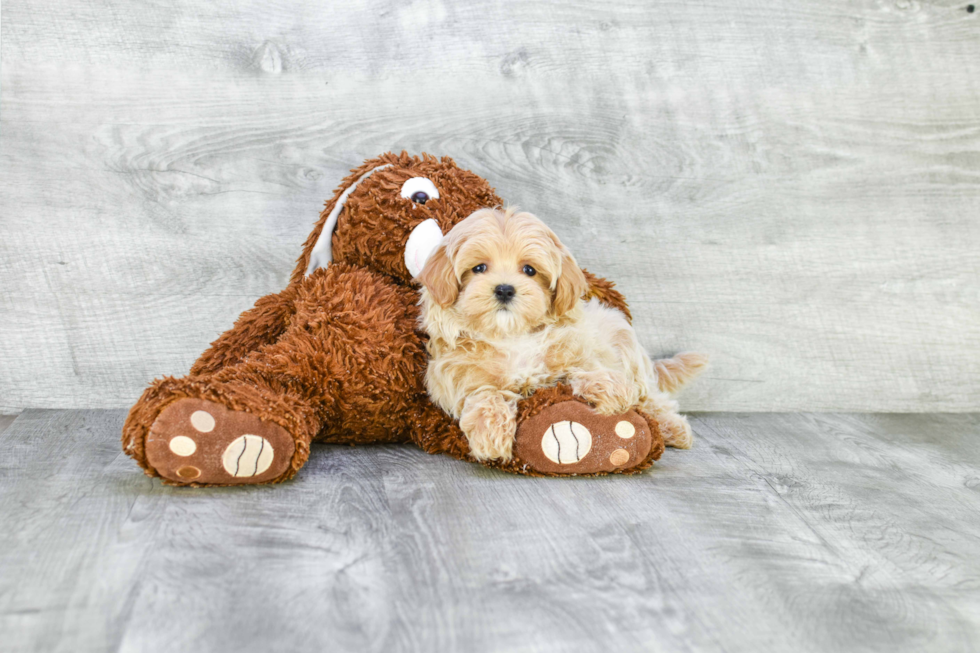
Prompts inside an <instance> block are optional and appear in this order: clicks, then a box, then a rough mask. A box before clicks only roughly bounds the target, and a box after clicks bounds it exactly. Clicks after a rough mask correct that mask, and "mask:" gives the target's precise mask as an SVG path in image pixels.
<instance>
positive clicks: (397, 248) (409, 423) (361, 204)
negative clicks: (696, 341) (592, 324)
mask: <svg viewBox="0 0 980 653" xmlns="http://www.w3.org/2000/svg"><path fill="white" fill-rule="evenodd" d="M380 166H388V167H386V168H384V169H382V170H376V169H377V168H379V167H380ZM372 170H375V172H374V173H373V174H371V175H370V176H368V177H366V178H365V179H363V180H362V181H361V183H360V184H359V185H358V186H357V187H356V188H355V189H354V191H353V192H352V193H351V194H350V196H349V198H348V199H347V201H346V204H345V205H344V206H343V209H342V210H341V212H340V214H339V219H338V222H337V225H336V230H335V231H334V233H333V235H332V247H333V262H332V263H331V264H330V265H329V266H327V267H325V268H319V269H316V270H315V271H314V272H313V273H312V274H307V269H308V267H309V263H310V257H311V252H312V250H313V248H314V245H315V244H316V242H317V240H318V238H319V237H320V234H321V231H322V229H323V228H324V225H325V222H326V220H327V216H328V215H329V214H330V213H331V211H333V209H334V207H335V206H336V204H337V202H338V201H339V200H340V198H341V195H342V193H343V191H344V190H345V189H348V188H349V187H350V186H351V185H352V184H354V182H356V181H357V180H359V179H361V178H362V176H363V175H364V174H365V173H367V172H369V171H372ZM413 177H426V178H428V179H429V180H431V181H432V183H433V184H434V185H435V186H436V187H437V188H438V189H439V194H440V197H439V198H438V199H430V200H429V201H427V202H425V203H424V204H420V203H416V202H413V201H411V200H409V199H406V198H404V197H402V196H401V194H400V192H399V191H400V189H401V187H402V184H403V183H404V182H405V181H406V180H408V179H410V178H413ZM500 204H501V200H500V198H499V197H498V196H497V195H496V193H495V192H494V190H493V188H491V187H490V185H489V184H488V183H487V182H486V181H485V180H484V179H482V178H480V177H479V176H477V175H475V174H473V173H472V172H469V171H466V170H462V169H460V168H458V167H457V166H456V164H455V163H454V162H453V161H452V160H451V159H449V158H442V159H436V158H435V157H431V156H428V155H424V154H423V155H422V156H420V157H411V156H408V155H407V154H406V153H404V152H403V153H402V154H400V155H395V154H385V155H382V156H380V157H378V158H376V159H371V160H369V161H366V162H365V163H364V164H363V165H361V166H360V167H359V168H357V169H355V170H353V171H352V172H351V174H350V176H348V177H347V178H346V179H345V180H344V181H343V183H342V184H341V186H340V188H338V190H337V192H336V193H335V195H334V197H333V198H332V199H331V200H330V201H329V202H327V204H326V206H325V208H324V210H323V212H322V213H321V215H320V219H319V220H318V221H317V223H316V225H315V227H314V229H313V232H312V233H311V234H310V235H309V237H308V238H307V239H306V242H305V243H304V247H303V253H302V255H301V256H300V258H299V260H298V262H297V266H296V269H295V270H294V271H293V273H292V276H291V279H290V282H289V285H288V286H287V287H286V288H285V289H284V290H282V291H281V292H279V293H276V294H274V295H269V296H266V297H263V298H261V299H259V300H258V301H257V302H256V303H255V306H254V307H253V308H252V309H250V310H248V311H245V312H244V313H243V314H242V315H241V316H240V317H239V319H238V320H237V321H236V322H235V325H234V326H233V327H232V328H231V329H230V330H229V331H227V332H226V333H224V334H222V335H221V336H220V337H219V338H218V339H217V340H215V341H214V343H212V345H211V347H210V348H208V350H207V351H205V352H204V353H203V354H202V355H201V357H200V358H199V359H198V361H197V362H196V363H194V365H193V367H192V368H191V371H190V374H189V375H188V376H186V377H184V378H174V377H165V378H162V379H159V380H157V381H154V382H153V383H152V384H151V385H150V387H149V388H148V389H147V390H146V391H145V392H144V393H143V396H142V397H141V398H140V399H139V401H138V402H137V403H136V404H135V405H134V406H133V408H132V409H131V410H130V413H129V416H128V418H127V420H126V423H125V425H124V427H123V434H122V435H123V437H122V444H123V450H124V451H125V452H126V453H127V454H129V455H130V456H132V457H133V458H134V459H135V460H136V461H137V463H139V465H140V466H141V467H142V468H143V469H144V470H145V472H146V473H147V474H148V475H150V476H160V477H162V478H163V479H164V481H165V482H167V483H172V484H177V485H231V484H240V483H266V482H280V481H284V480H286V479H289V478H291V477H292V476H294V475H295V474H296V472H297V471H298V470H299V469H300V468H301V467H302V466H303V464H304V463H305V462H306V459H307V457H308V456H309V445H310V443H311V442H312V441H314V440H315V441H319V442H333V443H348V444H364V443H373V442H413V443H415V444H416V445H417V446H419V447H421V448H422V449H424V450H425V451H427V452H429V453H440V454H447V455H449V456H452V457H454V458H458V459H469V451H468V446H467V443H466V439H465V437H463V435H462V433H461V432H460V430H459V428H458V427H457V426H456V425H455V424H454V423H453V422H452V421H451V420H450V419H449V418H448V417H447V416H446V415H445V414H444V413H443V412H442V411H441V410H439V409H437V408H436V407H435V406H433V405H432V403H431V402H430V401H429V399H428V397H427V395H426V393H425V388H424V384H423V376H424V372H425V366H426V354H425V334H424V333H422V332H421V331H419V327H418V314H419V309H418V305H417V304H418V299H419V294H418V287H417V285H415V284H414V283H413V281H412V275H411V273H410V272H409V270H408V268H407V266H406V264H405V261H404V252H405V245H406V242H407V240H408V238H409V235H410V234H411V233H412V230H413V228H415V227H416V226H417V225H418V224H419V223H421V222H422V221H424V220H426V219H430V218H431V219H433V220H435V221H436V222H437V223H438V225H439V227H440V228H441V230H442V231H443V233H446V232H448V231H449V229H450V228H451V227H452V226H453V225H454V224H456V223H457V222H459V221H460V220H462V219H463V218H465V217H466V216H467V215H469V214H470V213H472V212H473V211H475V210H476V209H479V208H482V207H488V206H497V205H500ZM587 276H588V279H589V282H590V290H589V294H590V296H595V297H598V298H599V299H600V300H601V301H603V302H605V303H607V304H609V305H610V306H614V307H616V308H619V309H620V310H622V311H623V312H624V313H626V315H627V316H628V315H629V312H628V308H627V306H626V302H625V300H624V299H623V297H622V295H621V294H620V293H618V292H617V291H616V290H615V289H614V288H613V285H612V284H611V283H610V282H608V281H605V280H604V279H600V278H598V277H595V276H593V275H587ZM561 402H578V403H581V402H580V401H579V400H578V399H576V398H575V397H573V396H571V394H570V391H568V389H567V388H551V389H547V390H542V391H539V392H537V393H535V394H534V395H533V396H531V397H529V398H528V399H527V400H526V401H524V402H523V404H522V408H521V410H522V421H523V420H524V419H526V418H527V417H529V416H530V415H531V414H532V413H534V414H537V413H538V412H540V411H541V410H544V409H546V408H548V407H551V406H556V405H557V404H559V403H561ZM568 405H569V406H571V404H568ZM560 413H561V410H558V412H555V415H556V416H557V417H556V419H558V417H560ZM631 413H632V411H631ZM637 414H638V413H637ZM188 415H191V418H188V417H187V416H188ZM201 415H203V416H204V417H200V416H201ZM199 417H200V418H199ZM202 419H203V421H201V420H202ZM610 419H611V421H609V420H610ZM631 419H634V421H636V419H637V418H636V417H635V416H634V417H633V418H631ZM642 419H643V420H645V421H646V422H647V423H648V425H649V436H646V435H645V436H644V437H648V438H649V443H648V444H645V445H644V447H645V448H643V450H642V451H638V452H637V453H635V454H632V457H631V459H630V460H629V461H628V462H624V463H622V464H621V465H619V467H617V468H616V469H613V470H600V469H598V468H597V469H596V471H595V473H608V471H614V472H618V473H632V472H636V471H640V470H642V469H645V468H647V467H649V466H650V464H651V463H652V461H653V460H655V459H656V458H658V457H659V456H660V453H661V451H662V450H663V440H662V438H661V437H660V431H659V429H658V427H657V424H656V422H655V420H653V419H651V418H649V417H648V416H643V417H642ZM607 421H608V424H607V423H606V422H603V423H602V424H601V425H600V426H599V427H598V431H603V432H605V431H609V433H612V430H613V429H614V428H615V425H616V423H617V421H616V419H613V418H607ZM620 421H622V420H621V419H620ZM637 423H639V422H637ZM641 430H642V429H641ZM598 431H597V432H596V433H595V434H594V435H593V440H594V441H595V442H597V443H599V444H597V445H594V446H593V449H594V450H595V451H596V452H605V451H606V450H607V449H609V447H608V446H606V445H603V444H602V442H603V440H602V438H607V439H609V438H613V437H615V436H614V435H610V434H605V433H600V432H598ZM518 437H519V438H520V437H525V439H538V440H540V438H542V437H544V435H543V432H541V433H538V432H535V433H531V434H525V435H523V436H522V435H521V433H520V432H519V435H518ZM528 441H530V440H528ZM609 441H610V442H612V440H609ZM644 442H646V441H644ZM610 446H611V445H610ZM603 447H605V448H603ZM539 448H540V447H539ZM284 452H286V453H284ZM595 455H599V454H598V453H596V454H595ZM602 455H606V454H605V453H603V454H602ZM620 455H621V454H620ZM546 462H547V461H546ZM588 462H589V461H583V462H581V463H579V466H580V467H581V465H586V464H587V463H588ZM603 464H604V465H605V467H609V463H608V461H606V462H605V463H603ZM489 466H491V467H498V468H501V469H504V470H505V471H509V472H515V473H524V474H539V475H563V474H562V472H561V471H558V472H555V471H542V470H538V469H536V468H535V466H534V465H533V464H529V462H528V460H527V459H522V458H521V457H520V456H519V455H518V456H516V457H515V459H514V460H513V461H511V462H510V463H508V464H506V465H503V464H496V463H489ZM575 473H591V472H589V471H584V472H583V471H578V472H575Z"/></svg>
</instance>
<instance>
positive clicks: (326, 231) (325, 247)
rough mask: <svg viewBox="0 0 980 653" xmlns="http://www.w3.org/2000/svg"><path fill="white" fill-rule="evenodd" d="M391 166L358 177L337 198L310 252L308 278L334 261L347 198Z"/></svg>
mask: <svg viewBox="0 0 980 653" xmlns="http://www.w3.org/2000/svg"><path fill="white" fill-rule="evenodd" d="M391 166H392V164H390V163H387V164H385V165H383V166H378V167H377V168H371V169H370V170H368V171H367V172H365V173H364V174H363V175H361V176H360V177H358V178H357V181H355V182H354V183H353V184H351V185H350V186H348V187H347V188H345V189H344V192H343V193H341V194H340V197H338V198H337V203H336V204H334V207H333V210H332V211H330V215H328V216H327V219H326V221H325V222H324V223H323V229H321V230H320V235H319V236H318V237H317V239H316V245H314V246H313V249H312V250H310V264H309V266H307V268H306V276H310V275H311V274H313V271H314V270H316V269H317V268H325V267H327V266H328V265H330V263H331V261H333V232H334V230H335V229H336V228H337V218H338V217H340V212H341V211H343V210H344V205H345V204H347V198H348V197H350V194H351V193H353V192H354V189H355V188H357V186H358V185H359V184H360V183H361V182H362V181H364V180H365V179H367V178H368V177H370V176H371V175H373V174H374V173H376V172H377V171H378V170H384V169H385V168H390V167H391Z"/></svg>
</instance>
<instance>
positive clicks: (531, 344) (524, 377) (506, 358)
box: [495, 329, 551, 393]
mask: <svg viewBox="0 0 980 653" xmlns="http://www.w3.org/2000/svg"><path fill="white" fill-rule="evenodd" d="M549 331H550V329H545V330H543V331H540V332H538V333H529V334H524V335H518V336H513V337H510V338H507V339H504V340H500V341H498V342H497V343H495V349H496V358H497V360H498V361H499V363H498V364H499V365H500V369H501V371H502V372H503V376H504V378H505V379H506V380H507V382H508V385H509V386H510V387H509V388H507V389H508V390H511V391H513V392H519V393H526V392H530V391H532V390H534V388H536V387H540V386H542V385H545V384H547V383H548V381H549V380H550V379H549V376H550V371H549V369H548V365H547V362H546V360H545V359H546V356H545V353H546V352H547V350H548V342H549V339H550V335H551V334H550V333H549Z"/></svg>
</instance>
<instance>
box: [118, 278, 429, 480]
mask: <svg viewBox="0 0 980 653" xmlns="http://www.w3.org/2000/svg"><path fill="white" fill-rule="evenodd" d="M293 306H294V311H293V314H292V315H291V317H290V319H289V324H288V327H287V328H286V329H285V331H284V332H283V333H282V335H281V336H280V337H279V338H278V339H277V340H276V342H274V343H272V344H267V345H265V346H262V347H259V348H257V349H255V350H254V351H251V352H250V353H248V354H246V355H245V356H244V357H243V358H242V360H241V361H240V362H239V363H237V364H235V365H231V366H226V367H223V368H222V369H220V370H219V371H217V372H215V373H213V374H202V375H197V376H194V375H192V376H191V377H188V378H186V379H163V380H160V381H157V382H156V383H154V384H153V385H152V386H151V387H150V389H149V390H147V392H146V393H145V394H144V397H143V398H142V399H141V400H140V401H139V402H138V403H137V405H136V406H134V408H133V410H132V411H131V413H130V417H129V419H128V420H127V423H126V427H125V428H124V439H123V445H124V448H125V450H126V451H127V452H128V453H130V454H131V455H133V457H134V458H136V459H137V461H139V462H140V464H141V465H142V466H143V467H144V468H145V469H146V470H147V472H148V473H150V474H152V475H157V476H161V477H163V478H165V479H167V480H168V481H170V482H172V483H178V484H191V483H193V484H200V485H231V484H241V483H266V482H277V481H281V480H285V479H287V478H290V477H291V476H292V475H293V474H295V472H296V470H298V469H299V468H300V467H301V466H302V464H303V463H304V462H305V460H306V457H307V455H308V452H309V443H310V442H311V441H312V440H313V439H314V438H318V439H320V440H323V441H328V442H349V443H355V442H364V443H366V442H386V441H387V442H391V441H399V440H404V439H406V437H407V436H406V431H407V425H408V420H409V413H410V410H409V409H410V408H411V407H414V406H415V405H417V402H418V397H419V396H420V395H422V394H423V393H424V390H423V389H422V386H421V378H420V376H419V374H418V370H419V369H421V368H422V366H423V365H424V361H425V353H424V350H423V349H422V344H421V342H420V340H419V338H418V336H417V334H416V333H415V331H414V327H415V324H416V316H417V309H416V307H415V295H414V294H413V293H411V292H409V291H407V290H405V289H402V288H399V287H397V286H395V285H394V284H391V283H390V282H388V281H386V280H384V279H383V278H381V277H380V276H379V275H376V274H373V273H370V272H367V271H364V270H357V269H352V268H350V267H346V266H342V265H332V266H330V268H328V269H327V270H324V271H323V272H318V273H317V274H314V275H311V277H309V278H307V279H304V280H303V281H302V282H300V283H298V284H296V301H295V302H294V305H293Z"/></svg>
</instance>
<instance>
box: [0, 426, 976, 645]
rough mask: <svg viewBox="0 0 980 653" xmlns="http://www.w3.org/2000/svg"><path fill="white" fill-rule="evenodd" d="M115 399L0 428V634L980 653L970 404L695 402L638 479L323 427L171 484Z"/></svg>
mask: <svg viewBox="0 0 980 653" xmlns="http://www.w3.org/2000/svg"><path fill="white" fill-rule="evenodd" d="M123 418H124V411H119V410H116V411H27V412H25V413H24V414H23V415H21V416H20V417H19V418H18V419H17V421H16V422H15V424H14V425H13V426H12V427H11V428H10V429H9V430H7V431H6V432H5V433H3V435H2V436H0V446H2V455H0V514H2V515H4V523H6V524H8V525H10V524H13V525H16V527H11V528H3V529H0V632H3V633H4V637H3V639H2V641H0V650H3V651H31V650H45V651H72V653H78V652H85V651H101V650H113V651H122V652H126V651H141V652H152V651H164V650H166V651H173V650H201V651H215V652H222V651H236V652H249V651H268V650H283V651H285V650H329V651H473V652H476V653H479V652H482V651H528V652H530V651H596V650H610V651H613V650H614V651H650V650H664V651H675V650H683V651H687V650H692V651H695V650H696V651H728V652H739V651H752V652H754V651H760V650H767V651H801V652H809V651H842V650H847V651H889V652H893V651H925V650H928V651H937V652H947V651H963V652H968V651H974V650H976V649H977V647H980V599H978V597H980V592H978V588H980V560H978V557H977V555H976V553H977V541H978V538H980V524H978V522H977V519H976V515H977V513H978V511H980V495H978V493H977V488H978V487H980V474H978V472H977V470H978V467H980V416H978V415H976V414H972V415H971V414H959V415H847V414H841V415H832V414H823V415H820V414H801V415H786V414H783V415H780V414H774V415H766V414H703V415H700V416H698V417H696V418H695V419H694V420H693V424H694V429H695V431H696V433H697V442H696V446H695V447H694V449H692V450H690V451H686V452H682V451H676V450H670V451H668V452H667V453H666V454H665V456H664V458H663V459H662V460H661V461H660V462H659V463H658V464H657V465H656V466H655V467H654V468H653V470H651V471H650V472H648V473H646V474H644V475H641V476H637V477H607V478H599V479H562V480H557V479H534V478H526V477H516V476H508V475H505V474H501V473H496V472H493V471H491V470H487V469H485V468H482V467H479V466H476V465H469V464H465V463H461V462H457V461H453V460H450V459H448V458H445V457H439V456H427V455H425V454H423V453H422V452H420V451H418V450H416V449H414V448H412V447H408V446H377V447H364V448H348V447H336V446H320V445H317V446H315V447H314V450H313V453H312V456H311V458H310V462H309V463H308V465H307V467H306V468H304V470H303V471H302V473H301V474H300V476H299V477H297V479H296V480H294V481H292V482H290V483H286V484H284V485H281V486H275V487H258V488H255V487H251V488H249V487H242V488H209V489H201V490H189V489H175V488H168V487H164V486H163V485H161V484H160V483H159V481H156V480H151V479H149V478H147V477H145V476H143V475H142V473H141V472H140V470H139V469H137V468H136V466H135V465H133V464H132V461H130V460H128V459H127V458H126V457H125V456H123V455H122V454H121V453H120V452H119V446H118V433H119V429H120V427H121V424H122V421H123Z"/></svg>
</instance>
